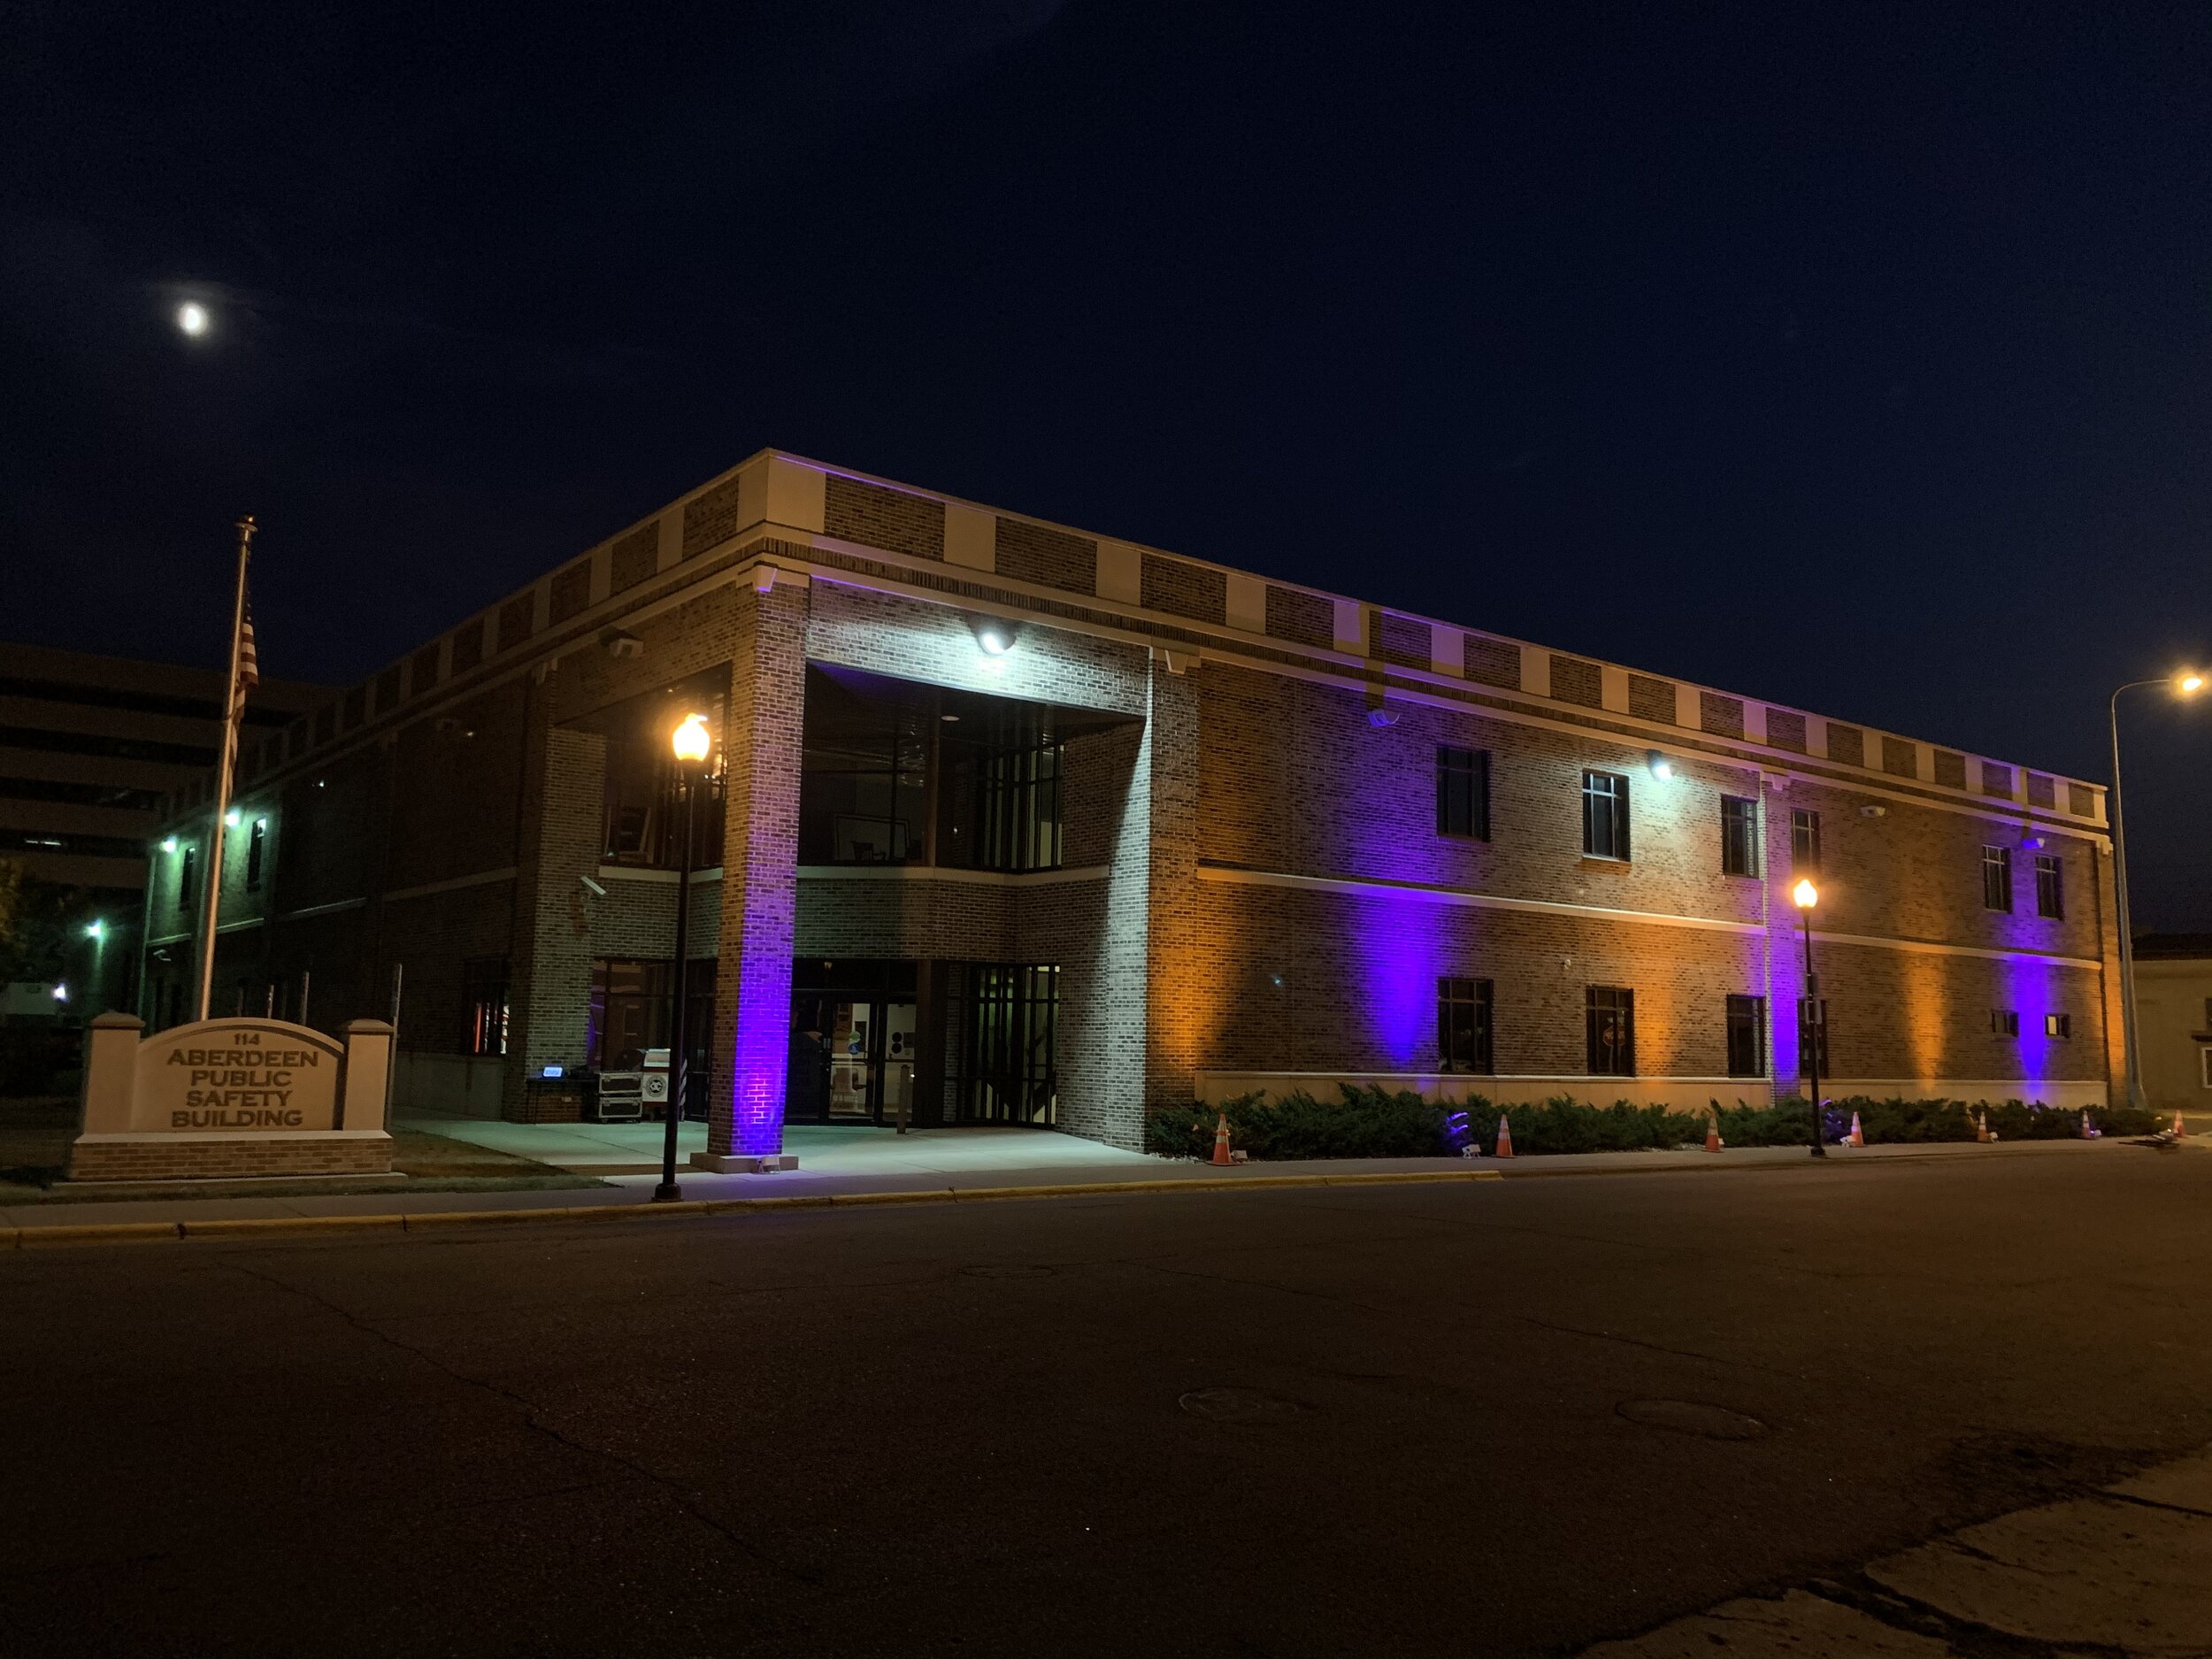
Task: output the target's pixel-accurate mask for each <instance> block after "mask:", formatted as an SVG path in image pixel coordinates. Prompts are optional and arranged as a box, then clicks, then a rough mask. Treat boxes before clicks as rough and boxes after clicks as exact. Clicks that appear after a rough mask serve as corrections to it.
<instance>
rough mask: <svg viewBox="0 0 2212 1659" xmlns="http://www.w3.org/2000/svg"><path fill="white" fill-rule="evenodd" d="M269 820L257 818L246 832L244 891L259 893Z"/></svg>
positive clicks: (266, 849)
mask: <svg viewBox="0 0 2212 1659" xmlns="http://www.w3.org/2000/svg"><path fill="white" fill-rule="evenodd" d="M268 841H269V820H268V819H267V818H256V819H254V821H253V823H252V824H251V825H250V826H249V827H248V829H247V831H246V891H247V892H249V893H258V892H260V891H261V875H262V865H263V864H264V863H265V859H266V857H267V852H268Z"/></svg>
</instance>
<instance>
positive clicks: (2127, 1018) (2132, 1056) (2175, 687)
mask: <svg viewBox="0 0 2212 1659" xmlns="http://www.w3.org/2000/svg"><path fill="white" fill-rule="evenodd" d="M2143 686H2164V687H2167V688H2168V689H2169V690H2170V691H2171V692H2172V693H2173V694H2174V695H2176V696H2177V697H2193V696H2194V695H2196V694H2197V693H2198V692H2200V691H2201V690H2203V689H2204V676H2203V675H2202V674H2200V673H2199V672H2197V671H2196V670H2195V669H2193V668H2185V669H2182V670H2181V671H2179V672H2177V673H2174V674H2170V675H2167V676H2165V677H2163V678H2162V679H2158V680H2129V681H2128V682H2127V684H2126V685H2124V686H2122V687H2118V688H2117V689H2116V690H2115V691H2114V692H2113V694H2112V696H2111V699H2110V700H2109V701H2108V703H2106V704H2105V715H2106V718H2107V719H2108V721H2109V723H2110V725H2111V728H2112V792H2111V794H2110V795H2108V797H2107V801H2108V805H2107V808H2106V811H2105V817H2106V818H2108V820H2109V821H2110V823H2111V825H2112V887H2113V892H2114V895H2115V896H2116V899H2117V901H2118V902H2117V904H2116V909H2117V910H2118V911H2119V916H2118V918H2117V919H2118V921H2119V924H2120V1037H2121V1042H2122V1048H2123V1050H2124V1053H2125V1055H2126V1056H2127V1091H2128V1104H2129V1105H2131V1106H2141V1105H2144V1104H2145V1101H2144V1097H2143V1062H2142V1048H2141V1043H2140V1041H2139V1038H2138V1037H2137V1035H2136V1029H2135V932H2134V927H2133V925H2132V924H2131V922H2130V921H2129V920H2128V843H2127V828H2126V826H2125V825H2124V823H2123V822H2122V821H2121V818H2120V693H2121V692H2123V691H2133V690H2135V689H2137V688H2138V687H2143Z"/></svg>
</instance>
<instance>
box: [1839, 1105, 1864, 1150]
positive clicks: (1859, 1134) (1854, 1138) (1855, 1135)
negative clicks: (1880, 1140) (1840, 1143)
mask: <svg viewBox="0 0 2212 1659" xmlns="http://www.w3.org/2000/svg"><path fill="white" fill-rule="evenodd" d="M1844 1144H1845V1145H1846V1146H1853V1147H1863V1146H1864V1145H1865V1144H1866V1133H1865V1132H1864V1131H1863V1130H1862V1129H1861V1128H1860V1127H1859V1114H1858V1113H1856V1112H1853V1113H1852V1114H1851V1133H1849V1134H1847V1135H1846V1136H1845V1137H1844Z"/></svg>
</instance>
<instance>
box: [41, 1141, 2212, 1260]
mask: <svg viewBox="0 0 2212 1659" xmlns="http://www.w3.org/2000/svg"><path fill="white" fill-rule="evenodd" d="M944 1133H945V1134H946V1136H947V1138H948V1139H949V1140H952V1139H953V1138H956V1137H964V1136H967V1135H969V1134H971V1133H973V1132H971V1131H965V1130H957V1131H949V1132H944ZM908 1139H909V1140H910V1141H914V1140H917V1139H918V1137H913V1136H910V1137H908ZM924 1144H925V1145H926V1142H925V1143H924ZM973 1144H974V1148H975V1150H976V1152H977V1153H978V1154H979V1155H981V1156H975V1157H972V1158H962V1157H960V1156H956V1153H957V1143H955V1145H954V1146H953V1147H951V1148H947V1149H944V1150H939V1151H922V1150H919V1149H917V1150H916V1151H913V1152H898V1153H896V1156H895V1159H894V1158H893V1157H891V1156H885V1157H884V1158H883V1160H882V1162H881V1163H879V1165H878V1167H875V1168H872V1169H868V1168H856V1167H848V1168H846V1169H843V1170H838V1169H834V1168H832V1169H825V1168H822V1167H819V1166H817V1167H814V1168H809V1167H808V1166H807V1165H806V1164H802V1165H801V1167H800V1168H798V1169H797V1170H794V1171H786V1172H784V1173H781V1174H777V1175H715V1174H709V1173H707V1172H704V1171H696V1170H692V1171H684V1172H683V1174H682V1177H681V1179H682V1186H683V1192H684V1197H685V1198H686V1199H687V1200H696V1201H705V1202H728V1201H732V1200H747V1199H764V1198H770V1199H809V1198H811V1199H827V1198H834V1197H857V1196H861V1195H864V1194H912V1195H914V1196H915V1197H917V1198H924V1197H953V1196H958V1195H960V1194H979V1193H984V1192H996V1191H1002V1190H1004V1189H1008V1188H1020V1187H1040V1188H1052V1189H1055V1191H1056V1193H1057V1194H1063V1195H1072V1194H1070V1189H1071V1188H1073V1189H1080V1188H1084V1187H1096V1188H1098V1189H1099V1190H1100V1194H1101V1195H1102V1196H1105V1195H1110V1194H1111V1193H1112V1192H1113V1190H1114V1189H1115V1188H1117V1187H1123V1186H1124V1185H1125V1184H1126V1183H1130V1182H1133V1181H1134V1182H1143V1183H1147V1184H1167V1185H1173V1184H1178V1183H1185V1182H1204V1183H1207V1184H1209V1185H1215V1184H1218V1183H1220V1182H1222V1181H1225V1180H1226V1181H1229V1182H1242V1181H1249V1182H1252V1183H1254V1184H1255V1185H1256V1186H1262V1187H1264V1186H1276V1187H1279V1186H1281V1185H1283V1184H1284V1183H1285V1181H1286V1179H1301V1180H1310V1181H1311V1182H1312V1183H1313V1184H1315V1185H1316V1186H1321V1185H1325V1184H1327V1183H1329V1182H1331V1181H1345V1180H1357V1179H1360V1178H1362V1177H1395V1178H1398V1179H1406V1178H1409V1177H1416V1178H1417V1177H1427V1178H1430V1179H1455V1178H1459V1177H1463V1176H1467V1175H1471V1174H1475V1173H1478V1172H1479V1173H1483V1174H1486V1175H1488V1176H1491V1177H1494V1178H1502V1179H1508V1180H1521V1179H1544V1178H1571V1177H1574V1176H1601V1175H1624V1174H1665V1173H1677V1174H1679V1173H1704V1174H1712V1173H1716V1172H1718V1171H1755V1170H1778V1169H1790V1170H1795V1169H1804V1168H1809V1167H1820V1166H1816V1165H1814V1164H1813V1161H1812V1159H1811V1157H1810V1156H1809V1153H1808V1152H1807V1150H1806V1148H1802V1147H1759V1148H1744V1149H1741V1150H1733V1151H1727V1152H1723V1153H1719V1154H1711V1153H1705V1152H1594V1153H1580V1154H1571V1155H1558V1156H1521V1157H1516V1158H1510V1159H1472V1160H1471V1159H1463V1158H1342V1159H1325V1160H1314V1161H1311V1162H1301V1163H1290V1162H1284V1163H1270V1164H1238V1165H1235V1166H1233V1168H1231V1169H1227V1170H1217V1169H1215V1168H1214V1167H1212V1166H1211V1165H1210V1164H1194V1163H1187V1162H1177V1161H1171V1160H1169V1159H1166V1158H1157V1157H1150V1156H1145V1155H1143V1154H1141V1153H1133V1152H1124V1151H1120V1150H1118V1149H1117V1148H1112V1147H1103V1146H1099V1145H1097V1144H1096V1143H1094V1142H1091V1141H1079V1140H1077V1139H1075V1138H1074V1137H1072V1136H1067V1135H1053V1134H1041V1133H1036V1132H1033V1131H1016V1132H1010V1134H1009V1135H1008V1137H1007V1138H1006V1140H1005V1141H1003V1142H1002V1143H997V1144H992V1145H989V1146H985V1145H984V1144H983V1143H980V1142H978V1143H973ZM2208 1148H2212V1140H2207V1141H2200V1142H2196V1143H2193V1144H2191V1143H2184V1145H2183V1147H2182V1148H2180V1149H2179V1152H2178V1154H2177V1153H2176V1152H2167V1153H2163V1154H2155V1153H2152V1152H2149V1151H2147V1150H2146V1149H2145V1148H2139V1147H2134V1146H2131V1145H2129V1144H2128V1143H2127V1142H2125V1141H2116V1140H2104V1141H2010V1142H2002V1143H2000V1144H1998V1145H1995V1146H1978V1145H1975V1144H1973V1143H1971V1142H1964V1143H1955V1142H1940V1143H1934V1144H1930V1145H1924V1146H1891V1147H1863V1148H1855V1149H1854V1148H1848V1147H1834V1148H1830V1149H1829V1153H1830V1155H1829V1156H1828V1158H1827V1159H1826V1160H1825V1161H1824V1162H1825V1167H1827V1168H1828V1169H1830V1170H1833V1171H1843V1170H1847V1169H1874V1168H1877V1167H1880V1166H1884V1165H1888V1164H1915V1163H1925V1162H1930V1161H1934V1160H1945V1161H1952V1160H1968V1159H1985V1160H1986V1159H1993V1158H2006V1159H2013V1158H2024V1157H2027V1158H2035V1157H2040V1158H2067V1157H2103V1158H2139V1159H2148V1158H2150V1157H2152V1156H2195V1155H2197V1154H2200V1153H2201V1152H2203V1151H2205V1150H2206V1149H2208ZM1025 1149H1026V1150H1027V1151H1028V1153H1029V1154H1030V1156H1028V1157H1026V1158H1025V1160H1024V1161H1019V1162H1017V1161H1014V1160H1015V1158H1016V1157H1017V1156H1018V1155H1019V1154H1020V1153H1021V1152H1022V1151H1023V1150H1025ZM910 1158H911V1159H912V1162H908V1160H909V1159H910ZM866 1161H868V1160H867V1159H864V1158H858V1157H856V1159H855V1160H854V1162H856V1163H864V1162H866ZM656 1180H657V1178H656V1177H655V1176H653V1175H619V1176H613V1177H611V1178H609V1179H608V1181H607V1184H606V1185H605V1186H603V1187H582V1188H576V1189H572V1190H554V1191H547V1190H543V1189H539V1190H531V1191H494V1192H435V1193H432V1192H426V1193H406V1192H397V1193H395V1192H380V1193H328V1194H313V1195H298V1194H295V1195H289V1196H283V1197H278V1196H269V1197H256V1196H243V1197H238V1196H233V1197H221V1198H216V1197H209V1198H198V1197H193V1196H190V1195H188V1194H186V1195H177V1194H166V1195H164V1196H161V1197H157V1198H142V1199H118V1200H116V1201H115V1202H74V1203H67V1204H17V1205H13V1206H0V1232H7V1231H9V1230H14V1229H20V1230H21V1231H22V1232H24V1233H35V1232H38V1231H40V1230H42V1229H48V1228H54V1227H69V1228H75V1229H83V1228H88V1227H98V1226H117V1225H123V1226H127V1225H139V1224H146V1223H159V1224H179V1225H181V1224H188V1223H191V1224H202V1223H206V1222H211V1221H264V1220H265V1221H276V1220H280V1219H284V1218H303V1219H306V1218H313V1219H318V1220H326V1221H329V1222H336V1221H338V1220H339V1219H341V1218H344V1217H355V1218H360V1219H362V1220H364V1221H365V1220H366V1219H367V1218H369V1217H392V1218H395V1219H396V1217H402V1216H407V1217H426V1218H427V1217H436V1216H440V1215H449V1216H455V1217H458V1216H463V1215H487V1216H489V1215H494V1214H497V1213H502V1212H505V1213H510V1214H512V1215H514V1216H515V1217H517V1218H519V1216H520V1214H521V1213H524V1212H529V1213H534V1214H539V1215H542V1216H543V1217H545V1218H547V1219H558V1218H559V1212H561V1211H563V1210H591V1211H594V1212H603V1210H605V1209H606V1208H607V1207H609V1206H623V1205H635V1206H638V1207H640V1210H641V1213H642V1211H643V1210H645V1208H646V1207H648V1206H649V1204H650V1202H651V1198H652V1193H653V1188H654V1186H655V1185H656ZM0 1248H4V1245H0Z"/></svg>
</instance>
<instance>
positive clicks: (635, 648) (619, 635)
mask: <svg viewBox="0 0 2212 1659" xmlns="http://www.w3.org/2000/svg"><path fill="white" fill-rule="evenodd" d="M606 645H607V655H608V656H610V657H642V656H644V655H645V641H643V640H641V639H640V638H638V636H637V635H636V634H626V633H624V632H623V631H622V630H621V629H620V628H617V629H615V630H614V631H613V632H612V633H611V634H608V635H607V638H606Z"/></svg>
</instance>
